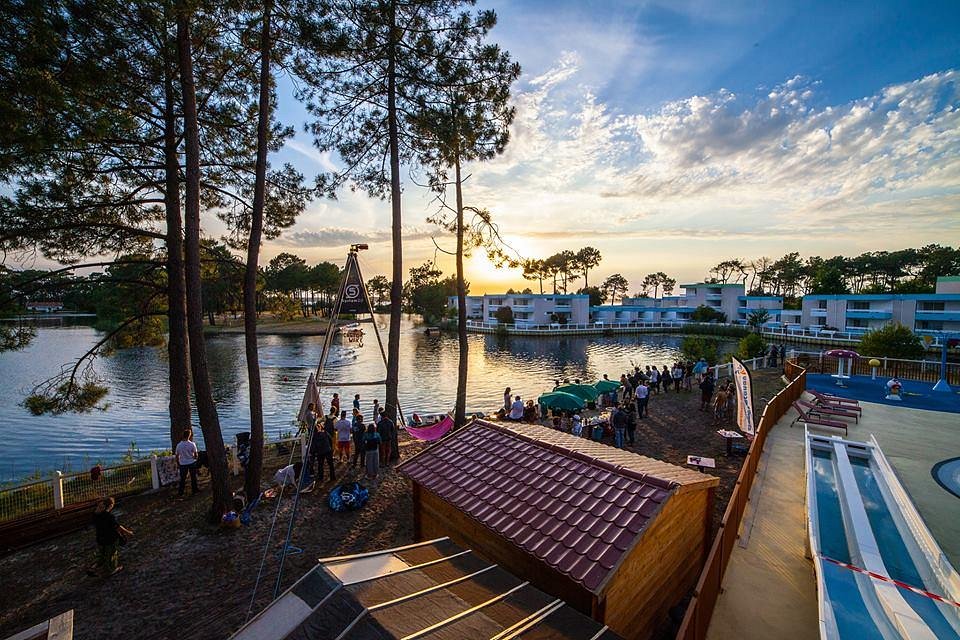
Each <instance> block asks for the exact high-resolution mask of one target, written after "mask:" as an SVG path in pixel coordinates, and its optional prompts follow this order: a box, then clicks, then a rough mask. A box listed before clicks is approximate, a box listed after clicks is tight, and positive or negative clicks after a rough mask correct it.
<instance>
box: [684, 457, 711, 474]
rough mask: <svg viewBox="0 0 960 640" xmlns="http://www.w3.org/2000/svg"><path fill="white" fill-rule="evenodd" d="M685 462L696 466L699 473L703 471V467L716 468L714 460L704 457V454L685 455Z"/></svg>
mask: <svg viewBox="0 0 960 640" xmlns="http://www.w3.org/2000/svg"><path fill="white" fill-rule="evenodd" d="M687 464H689V465H692V466H694V467H696V468H697V470H698V471H699V472H700V473H703V470H704V468H707V469H716V468H717V461H716V460H714V459H713V458H705V457H704V456H687Z"/></svg>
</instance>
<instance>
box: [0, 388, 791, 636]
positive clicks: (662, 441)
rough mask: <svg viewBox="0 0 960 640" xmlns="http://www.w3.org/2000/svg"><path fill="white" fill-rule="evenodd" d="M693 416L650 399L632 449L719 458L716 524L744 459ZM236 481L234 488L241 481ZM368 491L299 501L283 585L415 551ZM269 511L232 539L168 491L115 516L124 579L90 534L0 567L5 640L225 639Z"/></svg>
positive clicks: (195, 504) (272, 576) (396, 497)
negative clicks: (63, 639) (331, 567)
mask: <svg viewBox="0 0 960 640" xmlns="http://www.w3.org/2000/svg"><path fill="white" fill-rule="evenodd" d="M780 386H781V385H780V381H779V373H778V372H773V371H768V372H755V374H754V394H755V397H756V398H757V402H758V403H759V399H760V397H761V396H764V397H768V398H769V397H771V396H772V395H773V393H775V392H776V390H778V389H779V388H780ZM698 407H699V393H698V392H697V391H696V390H694V391H693V392H690V393H686V392H681V393H679V394H675V393H670V394H661V395H658V396H654V397H652V399H651V401H650V412H651V415H650V417H648V418H647V419H644V420H640V421H639V427H638V430H637V434H636V444H634V445H632V446H630V447H629V448H630V449H631V450H633V451H636V452H638V453H642V454H645V455H649V456H652V457H656V458H660V459H663V460H666V461H668V462H673V463H676V464H684V463H685V461H686V456H687V455H688V454H697V455H702V456H709V457H714V458H716V459H717V469H716V473H715V475H717V476H719V477H720V479H721V485H720V487H719V488H718V495H717V501H716V510H715V513H714V522H715V523H719V521H720V518H721V516H722V514H723V510H724V508H725V507H726V502H727V500H728V499H729V496H730V492H731V490H732V488H733V485H734V484H735V482H736V476H737V474H738V472H739V467H740V464H741V462H742V457H737V456H734V457H731V458H729V459H728V458H727V456H726V455H725V453H724V440H723V438H721V437H720V436H718V435H717V434H716V433H714V432H715V431H716V429H718V428H720V427H721V425H719V424H717V423H716V422H715V421H714V419H713V416H712V414H709V413H700V412H699V411H698ZM759 413H760V412H759V411H757V414H758V415H759ZM422 446H423V445H422V444H421V443H418V442H415V441H411V440H406V441H402V442H401V453H402V455H403V457H408V456H410V455H413V454H414V453H415V452H416V451H418V450H419V449H420V448H422ZM271 473H272V472H271ZM337 473H338V481H343V480H348V479H357V478H358V475H359V474H358V473H355V472H352V471H348V470H347V469H346V468H345V467H344V466H343V465H338V467H337ZM267 477H269V476H267ZM236 484H237V486H238V487H239V484H240V479H239V478H238V479H237V480H236ZM365 484H367V486H369V488H370V490H371V497H370V502H369V503H368V504H367V506H366V507H365V508H363V509H362V510H360V511H358V512H354V513H347V514H337V513H333V512H331V511H330V510H329V508H328V507H327V504H326V497H327V492H328V490H329V489H330V488H331V487H332V486H333V485H332V484H331V483H330V482H329V481H328V482H327V484H326V485H325V486H324V487H323V488H321V489H318V490H316V491H314V492H313V493H311V494H307V495H304V496H303V499H302V500H301V503H300V508H299V513H298V516H297V524H296V528H295V531H294V536H293V539H292V543H293V544H294V545H296V546H297V547H300V548H302V549H303V553H301V554H296V555H291V556H288V558H287V562H286V565H285V568H284V575H283V580H282V588H286V587H288V586H289V585H290V584H292V583H293V582H294V581H295V580H296V579H297V578H299V577H300V576H301V575H303V574H304V573H305V572H306V571H307V570H308V569H309V568H310V567H311V566H313V564H314V563H315V562H316V559H317V558H321V557H325V556H333V555H341V554H351V553H359V552H363V551H371V550H375V549H383V548H387V547H391V546H398V545H403V544H408V543H410V542H412V538H413V520H412V515H411V510H412V500H411V496H410V489H409V485H408V483H407V481H406V480H405V479H404V478H403V477H401V476H399V474H397V473H395V472H394V471H393V469H392V468H389V469H387V470H386V471H382V472H381V475H380V477H379V478H378V479H377V480H376V481H374V482H372V483H365ZM273 506H274V505H273V503H267V504H266V505H264V506H262V507H261V508H259V509H258V510H257V511H256V512H255V518H254V522H253V523H252V525H251V526H250V527H245V528H242V529H237V530H229V531H228V530H220V529H217V528H213V527H209V526H208V525H205V524H203V512H204V511H205V509H206V507H207V500H206V499H205V496H204V495H203V493H201V494H200V495H199V496H197V497H196V498H191V497H187V498H183V499H179V498H177V497H176V491H175V490H173V489H164V490H161V491H160V492H158V493H155V494H150V495H143V496H134V497H131V498H126V499H124V500H122V501H121V502H120V503H119V505H118V507H117V509H118V511H117V513H118V517H119V520H120V522H121V523H122V524H124V525H125V526H127V527H129V528H131V529H133V530H134V532H135V534H136V535H135V537H134V539H132V540H131V541H130V543H129V544H128V545H127V546H126V547H124V548H123V550H122V552H121V562H122V563H123V565H124V567H125V568H124V570H123V571H121V572H120V573H119V574H117V575H115V576H113V577H111V578H108V579H102V578H90V577H87V576H86V574H85V571H84V570H85V569H86V567H87V566H88V565H89V564H90V562H91V561H92V560H93V555H94V549H95V543H94V539H93V530H92V527H91V528H88V529H86V530H83V531H80V532H76V533H74V534H71V535H67V536H63V537H61V538H58V539H55V540H51V541H48V542H44V543H40V544H37V545H34V546H32V547H29V548H26V549H22V550H20V551H18V552H16V553H14V554H11V555H9V556H6V557H3V558H0V584H2V585H3V588H2V589H0V637H6V636H8V635H12V634H13V633H16V632H17V631H20V630H22V629H24V628H26V627H29V626H31V625H33V624H36V623H38V622H40V621H42V620H45V619H47V618H49V617H52V616H53V615H56V614H58V613H61V612H63V611H65V610H67V609H74V610H75V617H74V620H75V630H76V633H75V635H76V637H78V638H93V637H104V638H120V637H137V638H140V639H149V638H191V640H200V639H203V638H217V639H220V638H226V637H228V636H229V635H230V634H231V633H232V632H233V631H235V630H236V629H237V628H238V627H239V626H240V625H241V624H242V623H243V621H244V619H245V617H246V612H247V608H248V606H249V604H250V598H251V594H252V593H253V588H254V583H255V581H256V576H257V569H258V566H259V563H260V560H261V557H262V556H263V551H264V544H265V542H266V540H267V535H268V532H269V529H270V524H271V516H272V513H273ZM291 506H292V501H284V503H283V504H282V505H281V508H280V513H279V517H278V519H277V528H278V530H277V531H275V532H274V535H273V539H272V542H271V544H270V552H269V554H268V555H267V561H266V563H265V566H264V571H263V578H262V580H261V583H260V587H259V590H258V592H257V597H256V599H255V602H254V607H253V610H254V612H256V611H258V610H260V609H261V608H263V607H264V606H265V605H266V604H267V603H268V602H269V601H270V600H271V598H272V592H273V586H274V583H275V582H276V579H277V570H278V559H277V557H276V552H277V551H278V550H279V549H280V547H281V545H282V538H283V534H284V533H285V528H286V525H287V522H288V519H289V514H290V508H291Z"/></svg>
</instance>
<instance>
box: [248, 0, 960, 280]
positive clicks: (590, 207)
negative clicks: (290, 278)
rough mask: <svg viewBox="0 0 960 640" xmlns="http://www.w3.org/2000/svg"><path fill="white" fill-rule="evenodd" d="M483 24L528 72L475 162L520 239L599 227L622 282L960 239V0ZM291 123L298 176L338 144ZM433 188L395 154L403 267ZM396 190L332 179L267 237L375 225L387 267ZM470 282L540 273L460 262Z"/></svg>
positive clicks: (368, 255) (283, 240) (612, 7)
mask: <svg viewBox="0 0 960 640" xmlns="http://www.w3.org/2000/svg"><path fill="white" fill-rule="evenodd" d="M478 6H480V7H483V8H492V9H495V10H496V12H497V15H498V18H499V21H498V24H497V27H496V28H495V29H494V30H493V31H492V33H491V39H492V40H494V41H496V42H498V43H499V44H500V45H501V47H502V48H503V49H505V50H507V51H509V52H510V53H511V55H512V56H513V58H514V59H515V60H517V61H518V62H519V63H520V65H521V67H522V69H523V73H522V76H521V78H520V79H519V81H518V82H517V83H516V84H515V85H514V89H513V102H514V104H515V106H516V118H515V121H514V123H513V125H512V128H511V142H510V144H509V145H508V146H507V148H506V150H505V152H504V153H503V154H502V155H501V156H499V157H497V158H495V159H493V160H491V161H487V162H484V163H477V164H473V165H470V166H469V167H468V168H467V173H468V174H469V179H468V180H467V182H466V184H465V192H464V193H465V202H466V204H468V205H473V206H478V207H484V208H487V209H489V210H490V211H491V212H492V213H493V217H494V220H495V221H496V222H497V224H498V225H499V227H500V230H501V232H502V234H503V235H504V237H505V239H506V240H507V242H508V244H509V246H510V248H511V249H512V250H514V251H515V252H516V253H517V254H518V255H519V256H521V257H524V258H538V257H546V256H548V255H550V254H552V253H555V252H557V251H561V250H563V249H572V250H574V251H576V250H578V249H580V248H581V247H583V246H587V245H590V246H594V247H596V248H598V249H599V250H600V251H601V253H602V255H603V261H602V262H601V264H600V266H599V267H598V268H597V269H596V270H595V271H594V272H592V273H591V275H590V280H591V283H592V284H597V283H599V281H600V280H602V279H603V278H604V277H606V276H608V275H610V274H612V273H621V274H623V275H624V276H625V277H626V278H627V279H628V280H629V281H630V282H631V291H634V290H639V289H640V287H639V282H640V280H641V279H642V278H643V276H644V275H645V274H647V273H650V272H655V271H664V272H666V273H667V274H668V275H670V276H672V277H674V278H676V279H677V280H678V282H681V283H683V282H688V281H698V280H701V279H703V278H704V277H706V276H707V275H708V273H707V272H708V270H709V268H710V267H711V266H713V265H714V264H716V263H718V262H720V261H721V260H724V259H727V258H742V259H754V258H758V257H760V256H770V257H774V258H776V257H779V256H780V255H783V254H784V253H787V252H790V251H798V252H800V254H801V255H802V256H809V255H822V256H832V255H856V254H858V253H861V252H864V251H874V250H884V249H886V250H894V249H900V248H905V247H919V246H922V245H925V244H929V243H941V244H950V245H954V246H956V245H960V38H958V37H957V35H956V25H957V23H958V22H960V3H957V2H949V1H946V0H945V1H943V2H939V3H936V2H880V1H875V2H842V3H839V2H822V3H820V2H791V1H787V0H777V1H775V2H767V3H762V2H737V1H733V0H724V1H723V2H719V1H714V2H707V1H705V0H703V1H699V0H670V1H665V2H626V1H623V2H617V1H614V0H610V1H595V2H587V1H584V0H545V1H528V2H520V1H512V2H511V1H507V0H496V1H487V2H483V1H482V0H481V2H480V3H479V4H478ZM289 88H290V84H289V82H288V81H287V80H285V79H282V78H281V80H280V89H281V99H280V103H279V114H278V115H279V118H280V119H281V120H282V121H284V122H286V123H288V124H291V125H294V126H296V127H297V128H298V130H299V132H298V133H297V135H296V137H295V138H293V139H292V140H290V141H289V142H288V143H287V144H286V146H285V147H284V148H283V149H282V150H281V151H280V152H278V153H277V154H276V155H275V156H274V157H273V158H272V162H274V163H279V162H292V163H293V164H294V165H295V166H296V167H298V169H299V170H300V171H301V172H303V173H304V174H305V175H306V176H307V177H308V178H312V177H313V176H314V175H316V174H317V173H319V172H323V171H328V170H330V169H332V168H336V167H338V166H339V162H338V158H336V157H335V156H330V155H325V154H320V153H319V152H317V150H316V149H315V148H314V147H313V146H312V141H311V138H310V136H309V135H308V134H306V133H303V132H302V123H303V121H304V120H305V119H306V114H305V113H304V112H303V110H302V107H301V106H300V105H299V104H298V103H297V102H296V100H294V99H293V98H292V97H291V96H290V95H289ZM432 198H433V196H432V194H429V193H426V192H425V191H424V190H423V189H421V188H419V187H417V186H416V185H414V184H413V183H412V182H411V180H410V179H409V175H408V174H407V172H406V171H405V173H404V194H403V201H402V202H403V226H404V233H405V238H406V240H405V243H404V261H405V268H409V267H411V266H416V265H419V264H421V263H422V262H424V261H426V260H431V259H434V258H435V256H436V257H437V259H438V261H439V264H440V266H441V267H442V268H443V269H444V270H445V271H446V272H448V273H450V272H452V268H453V267H452V263H451V261H450V259H449V258H445V257H443V256H442V255H439V256H437V255H436V251H435V249H434V244H433V241H431V236H433V237H434V238H435V239H436V242H437V243H439V244H440V245H441V246H443V247H451V245H452V242H451V240H450V238H449V236H445V235H444V234H443V233H442V232H440V231H439V230H437V229H436V228H434V227H431V225H429V224H428V223H427V222H426V218H427V217H428V216H429V215H430V214H431V213H433V212H434V210H435V205H434V204H433V203H432V202H431V201H432ZM389 225H390V205H389V202H387V201H382V200H377V199H373V198H369V197H367V196H365V195H363V194H362V193H359V192H351V191H349V190H346V189H345V190H344V191H343V192H342V193H341V194H340V195H339V197H338V199H337V200H336V201H330V200H318V201H314V202H312V203H311V204H310V205H309V207H308V209H307V211H306V212H304V213H303V214H302V215H301V216H300V218H299V219H298V221H297V223H296V224H295V225H294V226H293V227H292V228H291V229H288V230H287V231H286V232H285V233H284V234H283V235H282V236H281V237H280V238H278V239H276V240H273V241H270V242H267V243H266V244H265V246H264V250H263V262H266V261H267V260H269V259H270V258H271V257H273V256H274V255H276V254H277V253H279V252H281V251H290V252H293V253H296V254H298V255H301V256H302V257H304V258H305V259H307V261H308V262H310V263H314V262H317V261H319V260H334V261H342V260H343V257H344V254H345V252H346V249H347V245H348V244H350V243H351V242H368V243H370V250H369V251H367V252H365V253H364V254H362V258H363V262H362V264H363V266H364V270H365V274H364V275H365V276H366V277H368V278H369V277H370V276H372V275H374V274H375V273H385V274H388V273H389V265H390V242H389ZM466 277H467V280H468V281H470V283H471V291H470V292H471V293H474V294H481V293H496V292H501V291H503V290H505V289H507V288H508V287H524V286H533V287H534V289H536V283H530V282H526V281H524V280H523V279H522V277H521V274H520V271H519V270H497V269H495V268H494V267H493V266H492V265H490V264H489V263H488V262H487V261H486V259H485V258H484V257H482V256H473V257H472V258H471V259H469V260H468V262H467V268H466Z"/></svg>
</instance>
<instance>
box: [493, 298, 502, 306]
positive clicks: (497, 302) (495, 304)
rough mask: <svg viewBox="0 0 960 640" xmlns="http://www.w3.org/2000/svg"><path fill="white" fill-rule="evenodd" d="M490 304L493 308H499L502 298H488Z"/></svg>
mask: <svg viewBox="0 0 960 640" xmlns="http://www.w3.org/2000/svg"><path fill="white" fill-rule="evenodd" d="M490 304H491V305H492V306H495V307H499V306H500V305H502V304H503V298H490Z"/></svg>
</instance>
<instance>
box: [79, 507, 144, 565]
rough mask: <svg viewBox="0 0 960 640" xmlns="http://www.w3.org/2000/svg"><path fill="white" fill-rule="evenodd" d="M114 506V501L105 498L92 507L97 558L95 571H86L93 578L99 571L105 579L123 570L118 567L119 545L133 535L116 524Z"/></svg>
mask: <svg viewBox="0 0 960 640" xmlns="http://www.w3.org/2000/svg"><path fill="white" fill-rule="evenodd" d="M114 506H116V501H115V500H114V499H113V498H112V497H110V496H107V497H106V498H102V499H100V501H98V502H97V506H96V507H94V512H93V526H94V529H95V530H96V541H97V558H96V564H95V565H94V567H95V569H94V568H91V569H88V570H87V573H88V574H89V575H94V576H95V575H97V570H99V573H100V575H101V576H102V577H107V576H112V575H113V574H115V573H116V572H118V571H120V570H121V569H123V567H122V566H121V565H120V545H121V544H124V543H125V542H126V539H127V538H130V537H131V536H132V535H133V531H131V530H130V529H127V528H126V527H124V526H123V525H121V524H120V523H119V522H117V518H116V516H115V515H113V508H114Z"/></svg>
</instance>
